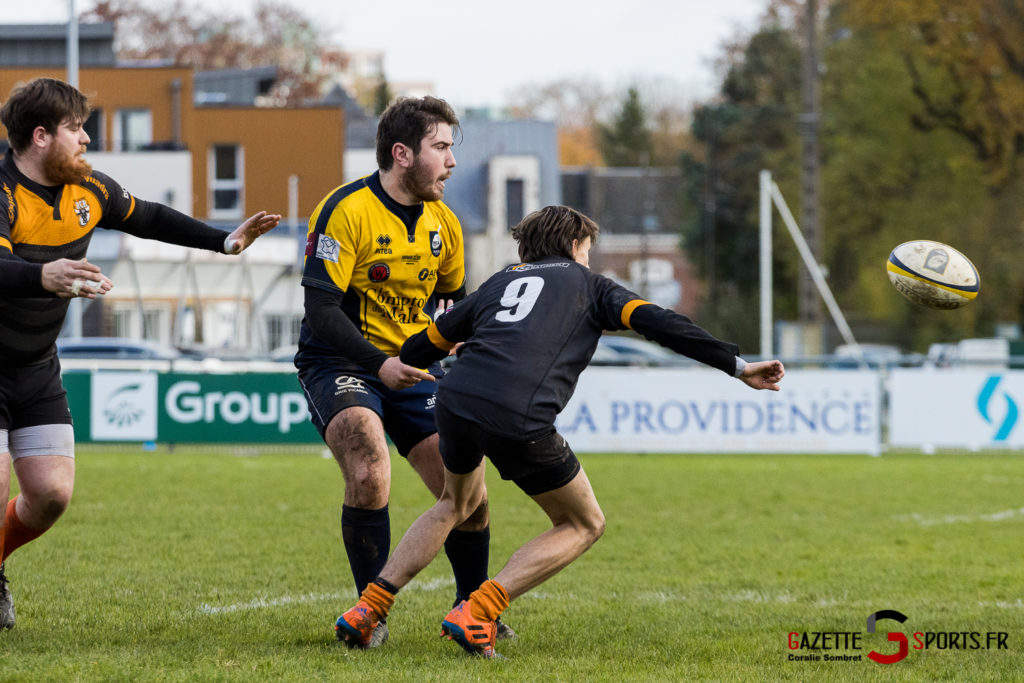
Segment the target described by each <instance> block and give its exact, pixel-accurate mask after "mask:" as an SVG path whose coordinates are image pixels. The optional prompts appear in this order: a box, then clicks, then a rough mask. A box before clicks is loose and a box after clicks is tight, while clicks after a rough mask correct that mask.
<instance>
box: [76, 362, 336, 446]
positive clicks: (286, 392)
mask: <svg viewBox="0 0 1024 683" xmlns="http://www.w3.org/2000/svg"><path fill="white" fill-rule="evenodd" d="M63 382H64V385H65V388H66V389H67V391H68V401H69V404H70V406H71V414H72V417H73V418H74V420H75V438H76V439H77V440H78V441H81V442H86V441H137V442H146V441H160V442H163V443H317V442H319V441H320V437H319V436H318V435H317V433H316V430H315V429H314V428H313V426H312V424H311V423H310V421H309V412H308V410H307V408H306V399H305V397H304V396H303V394H302V389H301V387H300V386H299V383H298V380H297V379H296V377H295V375H294V374H291V373H274V372H264V373H258V372H253V373H232V374H213V373H209V374H180V373H158V372H146V371H135V372H129V371H125V372H118V371H98V372H78V371H75V372H67V373H64V376H63Z"/></svg>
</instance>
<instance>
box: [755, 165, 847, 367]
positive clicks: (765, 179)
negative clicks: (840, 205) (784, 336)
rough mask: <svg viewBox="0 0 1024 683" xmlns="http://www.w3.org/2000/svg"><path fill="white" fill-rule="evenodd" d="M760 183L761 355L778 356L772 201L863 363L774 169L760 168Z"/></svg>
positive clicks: (816, 284) (817, 286)
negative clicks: (774, 307)
mask: <svg viewBox="0 0 1024 683" xmlns="http://www.w3.org/2000/svg"><path fill="white" fill-rule="evenodd" d="M760 185H761V187H760V192H761V205H760V209H761V216H760V270H761V278H760V279H761V283H760V287H761V357H762V358H765V359H767V358H772V357H774V356H775V345H774V340H773V328H774V326H775V321H774V319H773V317H772V315H773V314H772V205H774V206H775V208H776V209H778V211H779V215H780V216H781V217H782V222H783V224H784V225H785V226H786V229H787V230H788V231H789V236H790V237H792V238H793V242H794V243H795V244H796V248H797V251H798V252H800V258H802V259H803V262H804V265H805V266H806V267H807V271H808V272H809V273H810V275H811V279H812V280H813V281H814V286H815V287H816V288H817V289H818V294H819V295H821V298H822V300H823V301H824V302H825V305H826V306H827V307H828V311H829V314H830V315H831V316H832V320H833V321H834V322H835V324H836V327H838V328H839V334H841V335H842V337H843V341H845V342H846V343H847V344H849V345H850V347H851V348H852V349H853V352H854V355H855V356H856V358H858V360H859V361H860V364H861V365H864V352H863V351H862V350H861V348H860V344H858V343H857V340H856V339H854V337H853V331H852V330H851V329H850V326H849V325H848V324H847V323H846V318H845V317H844V316H843V312H842V311H841V310H840V309H839V304H838V303H836V298H835V297H834V296H833V295H832V290H831V289H829V286H828V283H827V282H825V275H824V273H823V272H822V269H821V265H820V264H819V263H818V261H817V260H816V259H815V258H814V254H812V253H811V248H810V247H809V246H808V245H807V240H806V239H804V234H803V232H801V230H800V226H798V225H797V223H796V220H795V219H794V218H793V213H792V212H791V211H790V210H789V206H788V205H787V204H786V199H785V197H783V196H782V192H781V191H780V190H779V186H778V185H776V184H775V181H774V180H772V174H771V171H766V170H763V171H761V173H760Z"/></svg>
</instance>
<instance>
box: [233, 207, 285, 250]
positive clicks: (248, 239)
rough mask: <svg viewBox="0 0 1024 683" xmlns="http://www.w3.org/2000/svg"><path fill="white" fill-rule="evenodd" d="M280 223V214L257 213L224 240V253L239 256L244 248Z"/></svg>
mask: <svg viewBox="0 0 1024 683" xmlns="http://www.w3.org/2000/svg"><path fill="white" fill-rule="evenodd" d="M280 222H281V214H279V213H267V212H266V211H260V212H259V213H256V214H253V215H252V216H249V218H248V219H247V220H246V221H245V222H244V223H242V224H241V225H239V226H238V227H237V228H235V229H234V230H233V231H232V232H231V234H230V235H228V236H227V237H226V238H225V239H224V253H225V254H241V253H242V252H243V251H245V248H246V247H248V246H249V245H250V244H252V243H253V242H254V241H255V240H256V238H257V237H259V236H260V235H262V234H263V233H265V232H268V231H270V230H273V229H274V228H276V227H277V224H278V223H280Z"/></svg>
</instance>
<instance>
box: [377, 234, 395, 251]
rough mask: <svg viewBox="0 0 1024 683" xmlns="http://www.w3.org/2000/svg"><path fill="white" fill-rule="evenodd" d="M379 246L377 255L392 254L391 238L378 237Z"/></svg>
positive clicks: (386, 236)
mask: <svg viewBox="0 0 1024 683" xmlns="http://www.w3.org/2000/svg"><path fill="white" fill-rule="evenodd" d="M377 244H378V245H379V246H378V248H377V251H375V252H373V253H375V254H390V253H391V249H390V248H389V247H390V246H391V237H390V236H388V235H377Z"/></svg>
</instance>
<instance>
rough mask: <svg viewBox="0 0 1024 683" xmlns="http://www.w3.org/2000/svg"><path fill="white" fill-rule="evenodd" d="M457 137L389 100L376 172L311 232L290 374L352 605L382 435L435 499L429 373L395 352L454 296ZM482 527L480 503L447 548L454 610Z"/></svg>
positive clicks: (436, 110)
mask: <svg viewBox="0 0 1024 683" xmlns="http://www.w3.org/2000/svg"><path fill="white" fill-rule="evenodd" d="M458 131H459V121H458V118H457V117H456V115H455V112H454V111H453V110H452V108H451V107H450V106H449V105H448V103H447V102H445V101H444V100H441V99H438V98H435V97H429V96H428V97H423V98H403V99H400V100H398V101H397V102H395V103H394V104H393V105H391V106H390V107H389V108H388V109H387V110H386V111H385V112H384V113H383V114H382V115H381V118H380V122H379V123H378V127H377V165H378V167H379V168H378V171H377V172H375V173H373V174H372V175H369V176H367V177H365V178H362V179H360V180H357V181H355V182H352V183H349V184H347V185H344V186H342V187H339V188H337V189H335V190H334V191H332V192H331V193H330V194H329V195H327V197H325V198H324V199H323V200H322V201H321V202H320V204H319V205H318V206H317V207H316V209H315V210H314V212H313V214H312V216H310V219H309V232H308V234H307V239H306V260H305V268H304V270H303V275H302V284H303V287H304V292H305V313H306V315H305V318H304V319H303V321H302V330H301V333H300V336H299V351H298V353H297V354H296V355H295V365H296V367H297V368H298V375H299V381H300V382H301V383H302V387H303V390H304V392H305V395H306V399H307V402H308V404H309V411H310V414H311V416H312V420H313V424H314V426H315V427H316V428H317V430H318V431H319V432H320V435H321V437H323V439H324V441H325V443H326V444H327V446H328V447H329V448H330V450H331V453H332V454H333V455H334V458H335V460H337V462H338V465H339V467H340V468H341V472H342V475H343V476H344V479H345V496H344V503H343V505H342V513H341V529H342V539H343V541H344V544H345V551H346V553H347V555H348V560H349V565H350V567H351V570H352V576H353V578H354V579H355V587H356V592H357V593H359V592H362V591H363V590H364V589H365V588H366V586H367V585H368V584H369V582H370V581H372V580H373V579H374V578H375V577H376V576H377V574H378V573H379V572H380V570H381V568H382V567H383V566H384V563H385V561H386V560H387V557H388V551H389V549H390V546H391V522H390V516H389V513H388V501H389V498H390V489H391V464H390V459H389V456H388V444H387V439H386V437H385V434H386V435H387V436H388V437H390V438H391V441H392V442H393V443H394V444H395V447H396V448H397V449H398V452H399V454H400V455H402V456H403V457H404V458H405V459H406V460H407V461H408V462H409V464H410V465H412V467H413V469H415V470H416V472H417V473H418V474H419V476H420V478H421V479H423V482H424V483H425V484H426V485H427V488H429V489H430V491H431V493H433V494H434V496H435V497H438V496H440V495H441V491H442V488H443V486H444V466H443V464H442V462H441V455H440V452H439V451H438V440H437V428H436V426H435V425H434V390H435V387H436V385H435V383H434V382H433V379H434V376H437V375H440V374H441V369H440V367H439V366H437V365H436V364H435V365H434V366H432V367H431V368H428V369H427V370H426V371H425V370H423V369H421V368H416V367H413V366H410V365H406V364H405V363H403V362H402V361H401V360H399V358H398V351H399V349H400V348H401V346H402V342H403V341H405V339H406V338H407V337H409V336H411V335H413V334H415V333H417V332H419V331H421V330H423V329H425V328H426V327H427V325H428V324H429V323H430V321H431V314H432V312H433V311H434V309H435V307H436V303H437V302H438V301H453V300H458V299H461V298H462V297H463V296H465V279H466V270H465V264H464V257H463V240H462V228H461V226H460V225H459V221H458V219H457V218H456V217H455V214H453V213H452V212H451V210H450V209H449V208H448V207H447V206H445V205H444V203H442V202H441V199H442V198H443V197H444V190H445V182H446V181H447V179H448V178H449V177H450V176H451V174H452V170H453V169H454V168H455V156H454V154H453V152H452V146H453V145H454V135H455V134H456V133H458ZM488 524H489V519H488V514H487V504H486V501H484V502H482V503H481V504H480V506H479V507H478V508H477V510H476V511H475V512H474V514H473V515H472V516H470V517H469V519H467V520H466V521H465V523H464V524H463V525H462V526H460V527H459V528H457V529H455V530H453V531H452V533H451V534H450V535H449V536H448V539H447V540H446V542H445V551H446V553H447V554H448V558H449V560H450V562H451V564H452V570H453V572H454V574H455V584H456V602H459V601H461V600H464V599H465V598H466V597H468V595H469V592H470V591H473V590H475V589H476V587H477V586H479V585H480V583H481V582H482V581H484V580H486V578H487V560H488V548H489V544H490V530H489V526H488ZM336 628H337V627H336ZM501 628H502V634H503V635H504V636H505V637H510V636H511V635H513V634H512V633H511V629H509V628H508V627H507V626H504V624H502V625H501ZM337 635H338V637H339V638H341V639H343V638H344V634H343V633H342V632H340V631H337ZM387 635H388V631H387V625H386V624H385V623H383V622H381V623H380V624H379V626H377V628H376V629H375V630H374V631H373V633H372V634H370V635H368V636H367V637H366V638H364V639H362V640H359V641H358V642H357V641H355V640H347V641H346V642H348V644H349V645H354V646H358V647H376V646H378V645H381V644H383V643H384V642H385V641H386V640H387Z"/></svg>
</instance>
